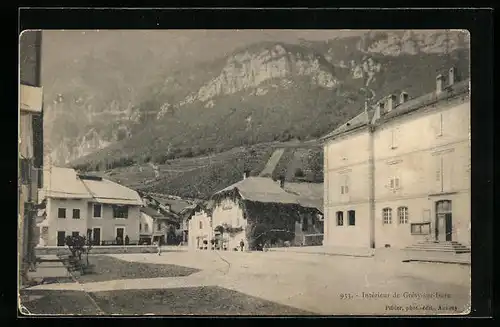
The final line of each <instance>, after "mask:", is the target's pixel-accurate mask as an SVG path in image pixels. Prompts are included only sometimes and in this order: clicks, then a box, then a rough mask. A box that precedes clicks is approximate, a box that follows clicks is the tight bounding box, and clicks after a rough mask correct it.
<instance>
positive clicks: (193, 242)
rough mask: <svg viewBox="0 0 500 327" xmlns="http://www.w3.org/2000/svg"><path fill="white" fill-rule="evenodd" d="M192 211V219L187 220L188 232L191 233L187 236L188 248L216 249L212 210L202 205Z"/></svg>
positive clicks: (196, 206)
mask: <svg viewBox="0 0 500 327" xmlns="http://www.w3.org/2000/svg"><path fill="white" fill-rule="evenodd" d="M192 209H193V210H192V213H191V215H190V218H189V219H188V220H187V224H188V230H189V231H191V233H189V232H188V234H187V235H188V236H189V239H188V246H189V247H191V248H193V249H200V250H207V249H211V248H212V247H214V248H215V245H214V244H213V242H212V240H215V237H214V236H215V235H214V231H213V228H212V217H211V213H210V210H208V209H207V208H206V207H205V206H203V205H201V204H198V205H195V206H194V208H192Z"/></svg>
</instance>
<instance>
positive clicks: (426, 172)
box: [323, 68, 471, 249]
mask: <svg viewBox="0 0 500 327" xmlns="http://www.w3.org/2000/svg"><path fill="white" fill-rule="evenodd" d="M456 77H457V76H456V74H455V69H454V68H450V69H449V71H448V74H447V78H445V77H444V76H443V75H439V76H437V78H436V84H435V85H436V88H435V90H434V91H433V92H431V93H429V94H426V95H423V96H420V97H417V98H413V99H410V98H409V95H408V94H407V93H405V92H402V93H401V94H399V96H395V95H389V96H387V97H386V98H384V99H383V100H381V101H379V102H378V103H377V104H376V105H375V106H374V107H372V108H368V106H367V105H366V106H365V110H364V111H363V112H362V113H361V114H359V115H358V116H356V117H354V118H353V119H351V120H350V121H348V122H347V123H346V124H344V125H342V126H340V127H339V128H337V129H336V130H334V131H333V132H332V133H330V134H329V135H327V136H326V137H324V138H323V140H324V158H325V159H324V160H325V162H324V167H325V169H324V181H325V203H324V206H325V209H324V214H325V238H324V245H327V246H340V247H365V248H380V247H396V248H405V247H409V246H414V245H415V244H417V243H423V244H429V247H432V248H434V249H436V248H438V246H437V245H436V243H435V242H440V243H441V244H443V246H449V245H453V246H454V247H455V246H456V247H464V245H463V244H465V247H466V246H470V229H469V226H470V225H469V224H470V156H471V152H470V151H471V150H470V98H469V85H470V81H469V80H468V79H467V80H462V81H457V78H456ZM446 79H447V80H448V83H447V84H446V83H445V82H446V81H445V80H446ZM398 98H399V99H398ZM353 149H354V150H353ZM459 243H460V244H459Z"/></svg>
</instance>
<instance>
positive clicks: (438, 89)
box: [436, 74, 444, 94]
mask: <svg viewBox="0 0 500 327" xmlns="http://www.w3.org/2000/svg"><path fill="white" fill-rule="evenodd" d="M443 81H444V77H443V75H441V74H439V75H438V76H437V77H436V94H440V93H441V92H443Z"/></svg>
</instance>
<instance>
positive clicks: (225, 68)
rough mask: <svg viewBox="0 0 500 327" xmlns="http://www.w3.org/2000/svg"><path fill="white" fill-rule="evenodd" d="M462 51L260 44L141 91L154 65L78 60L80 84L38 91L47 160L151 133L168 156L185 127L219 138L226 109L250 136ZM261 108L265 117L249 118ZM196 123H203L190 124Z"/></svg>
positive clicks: (380, 38)
mask: <svg viewBox="0 0 500 327" xmlns="http://www.w3.org/2000/svg"><path fill="white" fill-rule="evenodd" d="M468 45H469V41H468V34H467V33H464V32H449V33H446V32H439V31H438V32H436V31H434V32H415V31H400V32H386V31H384V32H371V33H367V34H366V35H363V36H361V37H351V38H347V39H339V40H332V41H328V42H316V43H314V42H311V43H307V44H301V45H291V44H284V43H269V42H268V43H262V44H255V45H251V46H249V47H247V48H244V49H240V50H237V51H235V52H234V53H233V54H231V55H229V56H228V57H227V58H224V59H223V60H219V61H218V62H217V63H213V64H210V63H207V64H205V65H204V66H203V68H202V69H198V68H194V69H192V70H190V71H186V70H181V71H178V72H177V71H174V72H165V73H164V77H163V78H162V79H158V80H157V82H155V83H156V84H151V83H144V81H145V80H148V77H147V76H152V75H146V76H142V77H141V79H140V81H141V82H138V81H137V80H134V79H132V77H131V76H135V75H137V74H141V67H142V66H144V65H146V64H150V65H153V67H154V58H151V57H149V60H148V63H145V62H136V63H132V62H127V65H126V66H131V65H137V67H136V68H129V67H126V66H120V65H119V63H117V62H116V58H120V57H119V56H115V57H113V60H114V61H113V62H112V61H111V59H109V60H108V61H106V60H104V59H101V60H93V59H92V58H86V60H85V61H84V62H83V63H82V62H79V63H77V65H79V66H78V67H79V69H80V71H81V72H82V73H81V75H80V76H78V78H76V77H72V76H68V77H67V80H69V81H70V82H69V83H66V84H70V85H64V84H63V81H64V79H62V78H61V79H60V80H58V81H56V82H53V83H52V84H51V85H49V86H48V87H47V88H46V89H47V91H48V93H49V94H48V96H47V97H46V100H47V101H48V105H47V104H46V112H47V118H46V127H47V131H48V136H49V137H48V139H49V140H50V147H51V148H52V159H53V161H55V162H57V163H67V162H70V161H72V160H74V159H77V158H80V157H82V156H85V155H88V154H90V153H93V152H95V151H97V150H99V149H103V148H106V147H108V146H109V145H113V144H117V143H121V142H128V141H127V139H134V138H137V137H138V136H137V135H140V137H145V136H144V134H145V133H146V132H148V131H149V130H150V131H154V133H156V134H154V135H155V136H154V140H153V139H151V140H150V141H149V143H155V142H156V141H157V140H161V141H162V142H163V139H170V140H169V141H168V144H169V146H170V145H171V144H173V143H175V142H177V143H182V144H183V146H185V145H186V141H180V138H182V135H181V134H182V133H183V132H184V129H186V128H188V129H189V128H190V126H192V127H193V128H196V129H198V130H200V128H201V126H204V124H208V123H210V124H209V126H206V127H203V130H204V133H205V134H207V133H208V134H214V135H215V134H217V133H218V132H217V130H214V131H211V129H213V128H215V127H216V126H217V125H218V124H220V123H222V122H218V121H217V118H216V117H217V116H218V115H219V116H220V117H219V119H225V118H224V117H228V116H227V115H229V114H230V113H233V112H234V111H233V110H232V109H231V110H229V109H227V110H226V109H225V108H229V107H231V108H236V109H238V107H240V106H245V107H251V108H254V109H253V111H251V112H250V111H248V112H246V111H245V112H241V114H240V117H239V118H234V119H238V120H241V124H242V128H243V130H246V131H249V130H251V129H252V128H248V124H249V122H248V119H251V126H262V125H263V124H264V125H265V124H266V119H264V118H263V117H261V116H263V115H265V114H266V113H265V112H266V111H265V110H264V108H269V107H273V106H275V105H278V106H281V105H282V103H280V102H283V99H288V98H290V99H292V98H294V97H297V98H298V97H300V98H301V99H298V100H294V101H296V103H295V104H291V103H290V104H288V106H289V110H291V111H300V110H303V111H304V110H305V111H307V110H310V109H308V107H309V106H311V103H313V104H312V105H313V106H317V103H318V101H319V102H320V103H321V102H322V101H323V100H322V99H327V98H335V97H336V99H337V100H336V103H338V105H340V104H341V103H343V102H344V100H346V101H347V102H346V103H353V102H354V101H357V100H355V99H357V98H359V97H360V96H361V97H364V98H366V97H368V98H372V97H375V96H376V95H377V94H376V93H377V92H378V90H379V89H380V87H383V85H387V83H388V81H386V80H384V78H383V76H384V74H385V73H386V72H387V70H388V69H389V67H391V65H392V67H393V68H394V65H398V62H403V61H398V60H399V59H398V58H400V57H401V58H403V57H405V58H410V59H405V60H410V61H411V60H412V59H411V58H413V57H415V58H418V57H419V56H421V55H423V54H425V55H436V58H437V57H439V55H440V54H442V53H444V52H452V51H454V50H457V49H463V48H467V47H468ZM419 64H420V65H425V63H419ZM424 68H425V67H424ZM424 68H422V69H424ZM401 69H406V68H401ZM128 70H130V72H129V73H127V72H128ZM151 70H153V69H149V71H151ZM124 71H125V72H124ZM145 71H148V70H147V69H146V70H145ZM49 84H50V83H49ZM60 90H64V91H61V92H59V91H60ZM318 92H320V93H318ZM59 93H61V94H60V95H59ZM276 97H280V98H281V99H280V98H276ZM318 99H319V100H318ZM330 100H331V99H330ZM330 100H324V101H327V102H328V101H330ZM302 101H305V102H302ZM311 101H312V102H311ZM324 101H323V102H324ZM306 102H308V104H306ZM315 103H316V104H315ZM333 103H335V101H334V102H333ZM324 105H328V106H332V104H326V103H325V104H324ZM260 107H262V109H259V110H262V111H263V112H258V110H257V109H256V108H260ZM255 110H257V111H255ZM280 110H281V109H280ZM282 110H285V109H282ZM315 110H323V109H321V108H319V109H315ZM328 110H330V109H328ZM239 111H244V110H242V109H239ZM188 113H189V114H188ZM283 113H284V111H280V114H283ZM317 115H320V116H321V112H318V113H317ZM320 116H318V117H320ZM201 117H205V118H203V119H204V121H198V120H199V119H201ZM207 117H209V118H207ZM249 117H250V118H249ZM259 117H260V118H259ZM207 119H209V122H207V121H206V120H207ZM259 119H260V120H259ZM271 120H272V119H271ZM267 121H269V119H267ZM290 123H291V122H290ZM152 124H153V125H152ZM181 126H182V128H181ZM282 129H283V130H285V129H286V128H285V127H282ZM261 132H262V131H261ZM146 134H147V133H146ZM148 137H149V138H153V136H148ZM214 137H215V136H214ZM175 139H179V140H177V141H175ZM153 141H154V142H153ZM136 143H138V144H142V143H141V142H136ZM134 144H135V143H134ZM155 144H156V143H155ZM174 145H175V144H174Z"/></svg>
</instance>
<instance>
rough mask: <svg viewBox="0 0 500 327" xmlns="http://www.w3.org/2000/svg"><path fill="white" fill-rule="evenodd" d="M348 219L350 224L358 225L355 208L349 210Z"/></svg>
mask: <svg viewBox="0 0 500 327" xmlns="http://www.w3.org/2000/svg"><path fill="white" fill-rule="evenodd" d="M347 219H348V223H349V226H354V225H356V212H355V211H354V210H349V211H347Z"/></svg>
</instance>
